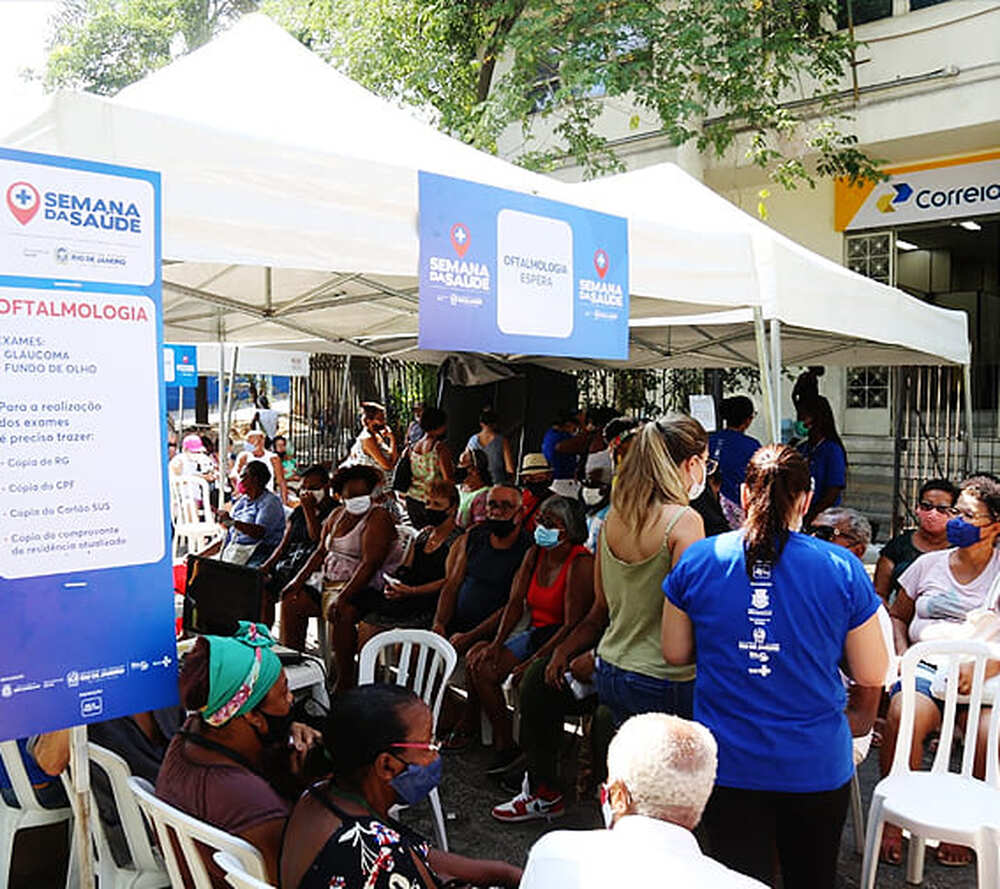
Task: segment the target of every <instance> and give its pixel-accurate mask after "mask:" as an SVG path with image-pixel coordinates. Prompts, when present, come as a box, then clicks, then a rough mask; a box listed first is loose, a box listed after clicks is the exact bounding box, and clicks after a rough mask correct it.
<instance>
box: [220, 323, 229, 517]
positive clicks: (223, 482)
mask: <svg viewBox="0 0 1000 889" xmlns="http://www.w3.org/2000/svg"><path fill="white" fill-rule="evenodd" d="M217 333H218V337H219V447H218V456H219V507H220V508H221V507H222V506H223V505H224V504H225V502H226V488H227V487H228V482H229V440H228V438H227V436H226V411H225V392H226V322H225V321H224V320H223V317H222V310H221V309H220V310H219V314H218V317H217Z"/></svg>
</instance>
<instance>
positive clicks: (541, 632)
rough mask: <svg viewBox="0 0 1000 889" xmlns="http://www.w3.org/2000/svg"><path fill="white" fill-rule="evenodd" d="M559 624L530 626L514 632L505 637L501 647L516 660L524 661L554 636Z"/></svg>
mask: <svg viewBox="0 0 1000 889" xmlns="http://www.w3.org/2000/svg"><path fill="white" fill-rule="evenodd" d="M560 626H561V624H550V625H549V626H547V627H532V628H531V629H530V630H525V631H524V632H523V633H515V634H514V635H513V636H509V637H508V638H507V641H506V642H504V644H503V647H504V648H506V649H507V650H508V651H509V652H510V653H511V654H513V655H514V657H516V658H517V660H518V662H521V661H526V660H527V659H528V658H530V657H531V656H532V655H533V654H535V653H536V652H537V651H538V649H539V648H541V647H542V646H543V645H544V644H545V643H546V642H548V641H549V639H551V638H552V637H553V636H555V634H556V633H557V632H558V630H559V627H560Z"/></svg>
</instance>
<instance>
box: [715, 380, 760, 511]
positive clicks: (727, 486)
mask: <svg viewBox="0 0 1000 889" xmlns="http://www.w3.org/2000/svg"><path fill="white" fill-rule="evenodd" d="M720 413H721V414H722V419H723V420H724V421H725V423H726V428H725V429H720V430H719V431H718V432H713V433H712V434H711V435H710V436H709V437H708V453H709V454H710V455H711V456H712V457H713V458H714V459H715V462H716V463H718V464H719V472H720V473H721V474H722V488H721V490H720V491H719V505H720V506H721V507H722V513H723V515H724V516H725V517H726V521H727V522H729V527H730V528H738V527H739V526H740V525H742V524H743V509H742V508H741V507H740V485H742V484H743V476H744V475H746V471H747V463H749V462H750V458H751V457H752V456H753V455H754V451H756V450H757V448H759V447H760V442H759V441H757V439H756V438H753V437H752V436H749V435H747V429H749V428H750V424H751V423H752V422H753V418H754V408H753V402H752V401H751V400H750V399H749V398H747V397H746V396H745V395H734V396H733V397H732V398H726V399H724V400H723V402H722V409H721V411H720Z"/></svg>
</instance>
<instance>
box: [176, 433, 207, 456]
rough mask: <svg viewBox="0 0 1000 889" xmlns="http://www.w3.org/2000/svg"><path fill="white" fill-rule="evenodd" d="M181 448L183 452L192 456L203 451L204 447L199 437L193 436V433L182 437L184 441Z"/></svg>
mask: <svg viewBox="0 0 1000 889" xmlns="http://www.w3.org/2000/svg"><path fill="white" fill-rule="evenodd" d="M181 447H182V448H184V450H185V451H188V452H189V453H193V454H197V453H200V452H201V451H204V450H205V445H204V443H203V442H202V440H201V436H200V435H195V434H194V433H192V434H191V435H185V436H184V441H183V442H182V443H181Z"/></svg>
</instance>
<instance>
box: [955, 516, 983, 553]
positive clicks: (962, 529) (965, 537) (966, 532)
mask: <svg viewBox="0 0 1000 889" xmlns="http://www.w3.org/2000/svg"><path fill="white" fill-rule="evenodd" d="M947 533H948V543H950V544H951V545H952V546H958V547H963V548H964V547H966V546H972V544H974V543H979V541H980V539H981V538H982V528H980V527H979V525H973V524H970V523H969V522H967V521H966V520H965V519H963V518H962V517H961V516H955V518H953V519H951V520H950V521H949V522H948V525H947Z"/></svg>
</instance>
